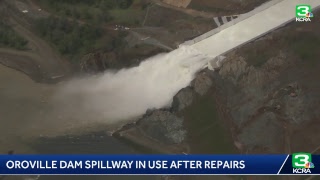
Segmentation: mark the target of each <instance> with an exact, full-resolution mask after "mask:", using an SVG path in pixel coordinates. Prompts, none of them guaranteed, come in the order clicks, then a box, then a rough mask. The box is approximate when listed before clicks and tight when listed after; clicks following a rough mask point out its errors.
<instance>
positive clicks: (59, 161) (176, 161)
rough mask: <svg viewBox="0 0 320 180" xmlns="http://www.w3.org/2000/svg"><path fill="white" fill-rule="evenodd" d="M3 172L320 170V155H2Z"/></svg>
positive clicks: (271, 172)
mask: <svg viewBox="0 0 320 180" xmlns="http://www.w3.org/2000/svg"><path fill="white" fill-rule="evenodd" d="M0 174H1V175H111V174H112V175H116V174H119V175H129V174H130V175H138V174H148V175H160V174H163V175H199V174H201V175H206V174H207V175H219V174H224V175H277V174H280V175H285V174H299V175H301V174H320V156H319V155H311V154H308V153H296V154H292V155H0Z"/></svg>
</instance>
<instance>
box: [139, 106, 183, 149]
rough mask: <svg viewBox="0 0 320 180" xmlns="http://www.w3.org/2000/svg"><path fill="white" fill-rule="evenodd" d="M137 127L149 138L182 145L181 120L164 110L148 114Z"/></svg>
mask: <svg viewBox="0 0 320 180" xmlns="http://www.w3.org/2000/svg"><path fill="white" fill-rule="evenodd" d="M137 125H138V127H139V128H140V129H141V130H143V132H144V133H145V134H146V135H148V136H149V137H151V138H153V139H155V140H158V141H161V142H163V143H167V144H179V143H182V142H183V140H184V139H185V136H186V131H185V130H184V129H183V119H182V118H178V117H177V116H175V115H174V114H172V113H170V112H168V111H165V110H155V111H153V112H149V114H148V115H146V116H145V117H143V118H142V119H141V120H139V122H138V123H137Z"/></svg>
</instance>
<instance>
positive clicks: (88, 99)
mask: <svg viewBox="0 0 320 180" xmlns="http://www.w3.org/2000/svg"><path fill="white" fill-rule="evenodd" d="M209 59H212V58H211V57H209V56H206V55H204V54H201V53H200V52H198V51H197V50H195V49H193V48H192V47H187V46H183V47H180V48H179V49H176V50H174V51H172V52H169V53H166V54H159V55H156V56H154V57H150V58H148V59H146V60H145V61H143V62H142V63H141V64H140V65H139V66H137V67H133V68H130V69H122V70H120V71H117V72H112V71H107V72H105V73H103V74H101V75H96V76H91V77H86V78H81V79H75V80H72V81H69V82H67V83H63V85H62V86H61V88H60V90H59V91H58V93H57V94H56V100H57V103H56V104H58V105H59V107H62V108H61V109H60V110H64V111H65V112H69V113H68V114H69V115H71V116H73V118H76V119H86V120H88V119H90V120H93V121H99V122H104V123H115V122H119V121H122V120H126V119H130V118H133V117H137V116H139V115H142V114H144V113H145V112H146V110H147V109H150V108H162V107H166V106H170V104H171V101H172V98H173V96H174V95H175V94H176V93H177V92H178V91H179V90H180V89H182V88H184V87H186V86H188V85H189V84H190V82H191V81H192V80H193V78H194V76H195V74H196V72H198V71H199V70H201V69H203V68H204V67H205V66H206V64H207V62H208V60H209ZM61 103H63V105H61ZM63 114H65V113H63ZM75 116H76V117H75ZM84 121H85V120H84Z"/></svg>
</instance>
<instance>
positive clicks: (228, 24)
mask: <svg viewBox="0 0 320 180" xmlns="http://www.w3.org/2000/svg"><path fill="white" fill-rule="evenodd" d="M281 1H282V0H271V1H268V2H266V3H263V4H262V5H261V6H259V7H257V8H255V9H254V10H252V11H250V12H248V13H245V14H241V15H240V16H239V17H238V18H236V19H234V20H233V21H230V22H228V23H225V24H223V25H221V26H219V27H217V28H215V29H213V30H211V31H209V32H206V33H204V34H202V35H200V36H198V37H196V38H194V39H192V40H189V41H186V42H184V43H182V44H181V45H189V46H190V45H192V44H194V43H197V42H199V41H202V40H204V39H206V38H208V37H210V36H212V35H214V34H216V33H218V32H220V31H222V30H224V29H226V28H228V27H230V26H233V25H235V24H237V23H239V22H241V21H243V20H245V19H247V18H249V17H250V16H253V15H254V14H257V13H259V12H261V11H263V10H265V9H267V8H269V7H271V6H273V5H275V4H277V3H279V2H281ZM212 21H213V20H212Z"/></svg>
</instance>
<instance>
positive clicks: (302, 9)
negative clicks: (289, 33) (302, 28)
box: [296, 5, 311, 17]
mask: <svg viewBox="0 0 320 180" xmlns="http://www.w3.org/2000/svg"><path fill="white" fill-rule="evenodd" d="M310 10H311V7H310V6H308V5H298V6H297V7H296V15H297V16H299V17H305V16H306V14H307V13H308V12H310Z"/></svg>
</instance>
